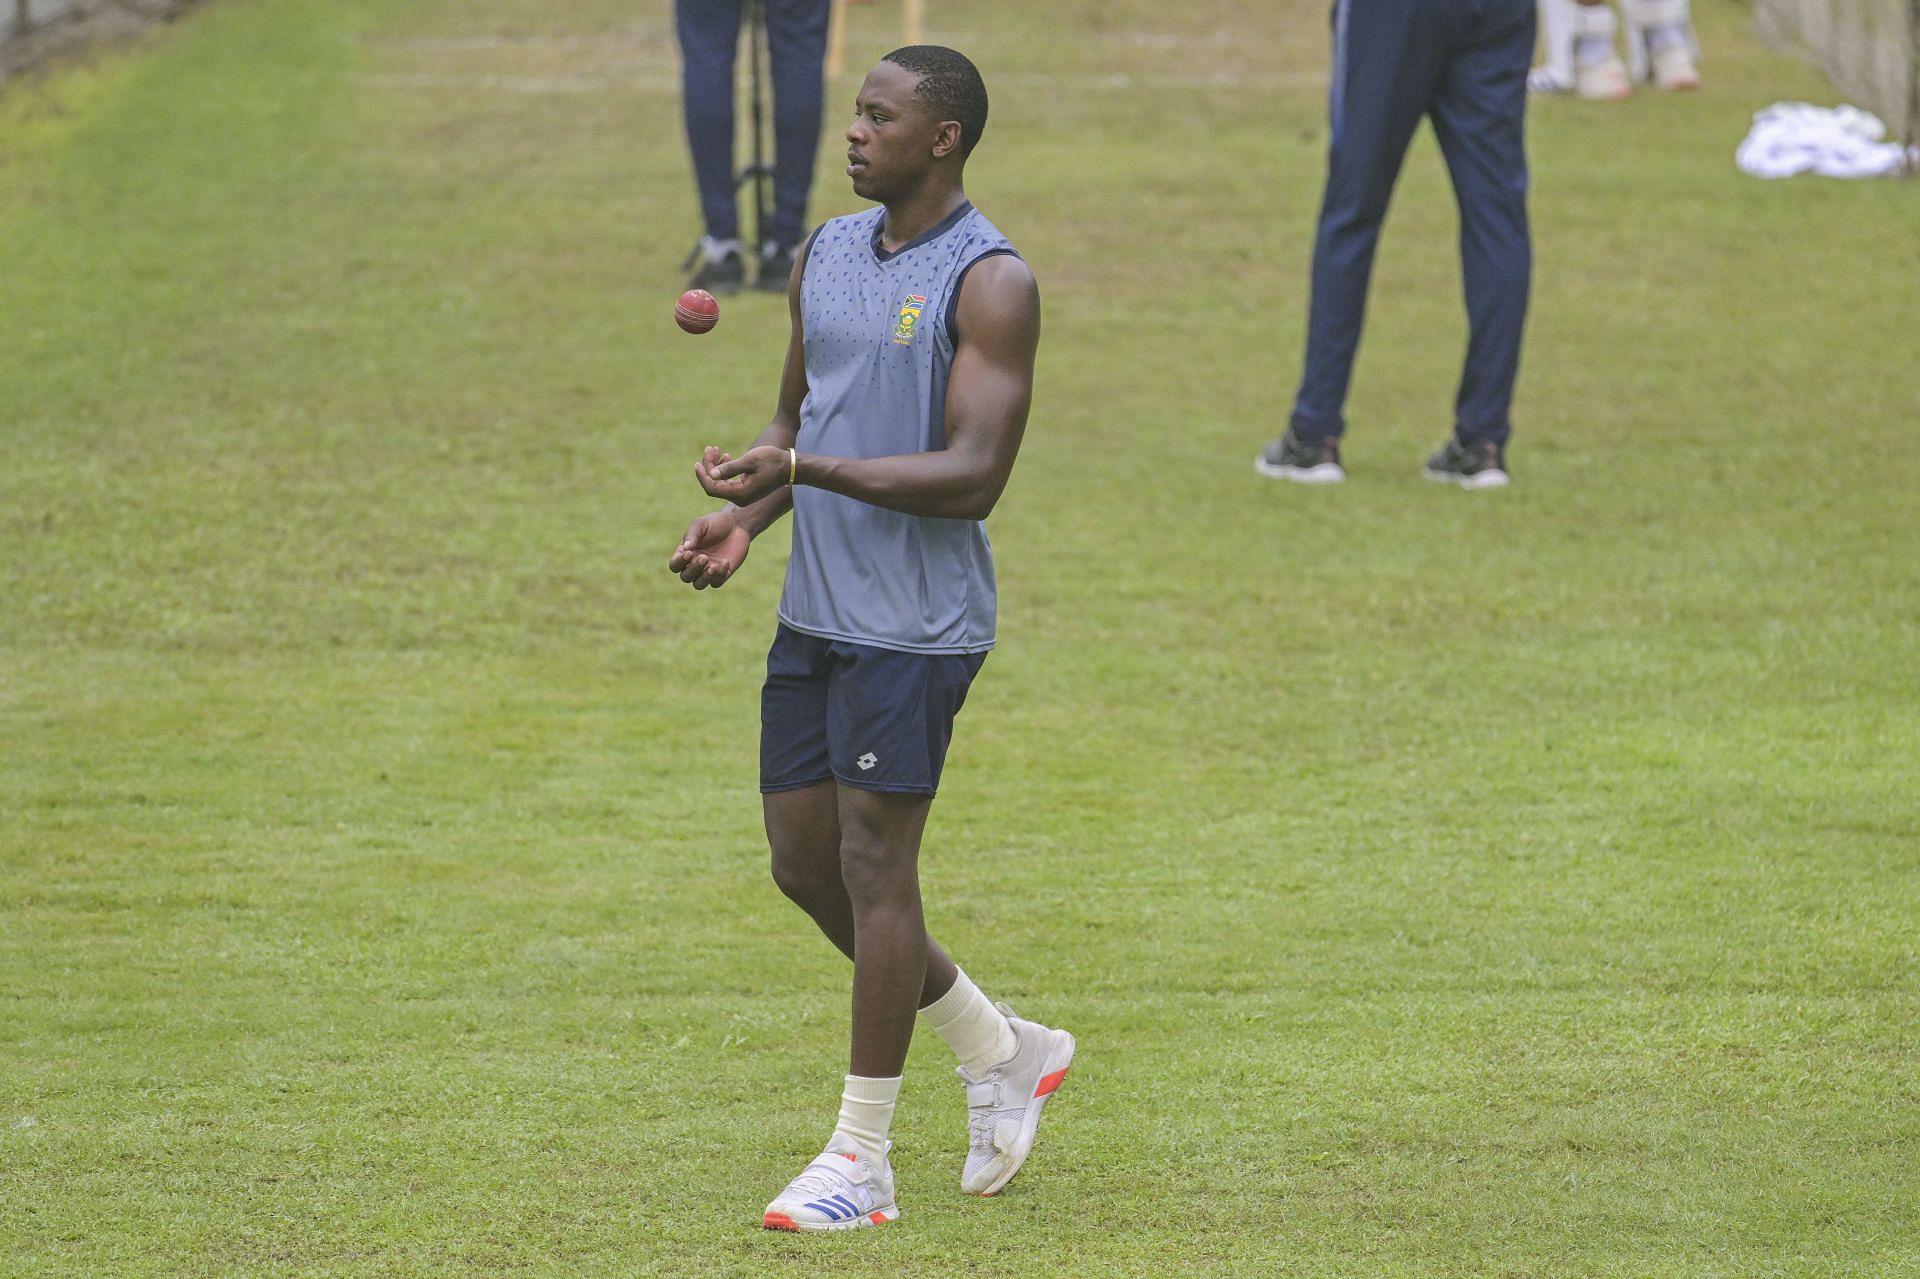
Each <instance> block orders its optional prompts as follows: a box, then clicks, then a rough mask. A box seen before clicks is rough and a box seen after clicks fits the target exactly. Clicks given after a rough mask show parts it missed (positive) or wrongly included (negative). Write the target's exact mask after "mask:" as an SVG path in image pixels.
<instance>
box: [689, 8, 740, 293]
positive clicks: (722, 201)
mask: <svg viewBox="0 0 1920 1279" xmlns="http://www.w3.org/2000/svg"><path fill="white" fill-rule="evenodd" d="M740 3H741V0H675V4H674V19H675V24H676V26H677V28H678V30H679V34H680V105H681V111H682V113H683V115H684V117H685V121H686V129H687V149H688V151H689V152H691V153H692V156H693V179H694V186H695V188H696V189H697V190H698V192H699V194H700V219H701V222H702V224H703V226H704V227H705V234H703V235H702V236H701V237H700V243H699V245H698V246H697V247H696V248H695V250H694V253H693V255H692V256H691V257H689V258H688V265H689V266H694V264H695V263H696V262H697V263H698V265H697V266H695V269H694V273H693V276H692V278H691V279H689V280H688V281H687V283H688V284H690V285H692V286H693V287H694V288H697V289H708V290H710V291H712V292H714V293H733V292H735V291H737V290H738V289H739V288H740V286H741V284H742V283H744V282H745V280H746V258H745V256H744V254H743V253H742V252H741V246H740V215H739V212H738V211H737V209H736V208H735V205H734V199H733V64H734V51H735V50H736V49H737V48H738V47H739V44H740Z"/></svg>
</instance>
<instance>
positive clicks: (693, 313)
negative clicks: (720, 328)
mask: <svg viewBox="0 0 1920 1279" xmlns="http://www.w3.org/2000/svg"><path fill="white" fill-rule="evenodd" d="M673 318H674V322H675V323H677V324H678V325H679V326H680V327H681V328H683V329H685V330H686V331H687V332H689V333H705V332H706V331H707V330H708V329H710V328H712V327H713V326H714V325H716V324H718V323H720V304H719V303H718V302H716V301H715V300H714V297H713V294H711V293H709V292H707V291H706V290H705V289H688V290H687V291H686V292H685V293H682V294H681V295H680V300H679V301H678V302H675V303H674V304H673Z"/></svg>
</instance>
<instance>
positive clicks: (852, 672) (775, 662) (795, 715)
mask: <svg viewBox="0 0 1920 1279" xmlns="http://www.w3.org/2000/svg"><path fill="white" fill-rule="evenodd" d="M986 660H987V655H986V654H985V653H900V652H896V651H894V650H893V649H890V648H874V647H872V646H871V645H867V644H849V643H847V642H846V641H845V640H829V639H821V638H820V637H819V636H817V635H805V634H802V633H801V632H799V631H796V630H794V629H793V628H792V627H790V626H787V625H785V624H784V623H782V624H781V626H780V628H779V630H778V631H776V632H775V633H774V636H773V647H772V648H771V649H769V650H768V651H767V683H766V687H765V688H763V689H761V691H760V790H761V792H762V793H763V794H771V793H772V792H774V791H786V790H799V789H800V788H802V787H804V786H817V785H819V784H820V783H821V782H824V781H827V780H829V779H831V780H834V781H838V782H842V783H844V784H846V785H848V786H857V787H859V788H860V789H861V790H877V791H898V792H902V793H905V794H911V795H931V794H933V793H934V791H936V790H938V789H939V787H940V769H941V767H942V766H943V765H944V764H945V763H946V762H947V743H948V742H950V741H952V740H953V717H954V716H955V715H958V714H959V713H960V707H961V706H962V705H964V704H965V703H966V700H967V688H968V686H969V685H971V684H972V683H973V677H974V676H975V675H976V674H978V673H979V671H980V667H981V665H982V664H983V663H984V662H985V661H986Z"/></svg>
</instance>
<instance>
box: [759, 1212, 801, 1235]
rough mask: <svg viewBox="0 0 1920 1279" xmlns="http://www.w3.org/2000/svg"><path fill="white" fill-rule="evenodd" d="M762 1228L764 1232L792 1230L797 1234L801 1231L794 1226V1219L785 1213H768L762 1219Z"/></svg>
mask: <svg viewBox="0 0 1920 1279" xmlns="http://www.w3.org/2000/svg"><path fill="white" fill-rule="evenodd" d="M760 1228H761V1229H763V1230H792V1231H795V1232H796V1233H797V1232H798V1231H799V1229H800V1227H798V1226H796V1225H794V1224H793V1218H792V1217H789V1216H788V1215H787V1214H786V1213H784V1212H770V1213H768V1214H767V1215H766V1216H764V1217H762V1218H761V1219H760Z"/></svg>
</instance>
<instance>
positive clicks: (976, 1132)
mask: <svg viewBox="0 0 1920 1279" xmlns="http://www.w3.org/2000/svg"><path fill="white" fill-rule="evenodd" d="M994 1007H995V1008H998V1009H999V1010H1000V1011H1001V1012H1003V1013H1005V1014H1006V1016H1007V1020H1008V1021H1010V1022H1012V1023H1013V1034H1014V1038H1015V1040H1016V1041H1017V1042H1018V1044H1019V1047H1018V1048H1016V1049H1015V1050H1014V1054H1013V1056H1012V1057H1011V1058H1009V1059H1008V1060H1006V1061H1003V1062H1001V1063H1000V1064H999V1065H997V1066H994V1067H992V1068H991V1069H988V1070H985V1071H982V1072H981V1073H980V1074H978V1075H975V1074H971V1073H969V1072H968V1070H967V1068H966V1067H965V1066H961V1067H959V1068H958V1069H957V1072H956V1073H958V1074H959V1076H960V1079H961V1082H963V1083H965V1084H966V1086H967V1166H966V1169H965V1171H963V1172H962V1173H961V1174H960V1189H961V1190H962V1191H964V1192H965V1193H967V1194H970V1195H995V1194H999V1193H1000V1188H1001V1187H1002V1186H1004V1185H1006V1184H1007V1183H1008V1182H1009V1181H1012V1180H1013V1174H1014V1173H1016V1172H1019V1171H1020V1165H1021V1164H1023V1163H1025V1162H1026V1161H1027V1153H1028V1152H1029V1151H1031V1150H1032V1149H1033V1138H1034V1134H1035V1133H1036V1132H1038V1131H1039V1128H1040V1111H1041V1110H1042V1109H1043V1108H1044V1107H1045V1106H1046V1104H1047V1099H1048V1098H1049V1097H1051V1096H1053V1094H1054V1091H1055V1090H1056V1089H1058V1088H1059V1087H1060V1081H1061V1080H1063V1079H1065V1078H1066V1077H1067V1067H1068V1066H1069V1065H1071V1064H1072V1062H1073V1036H1072V1035H1069V1034H1068V1033H1067V1032H1066V1031H1064V1030H1053V1029H1050V1028H1049V1027H1046V1026H1042V1025H1041V1024H1040V1023H1039V1022H1036V1021H1022V1020H1021V1019H1020V1018H1018V1017H1015V1016H1014V1015H1013V1009H1011V1008H1009V1007H1007V1006H1006V1005H1005V1004H995V1005H994Z"/></svg>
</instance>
